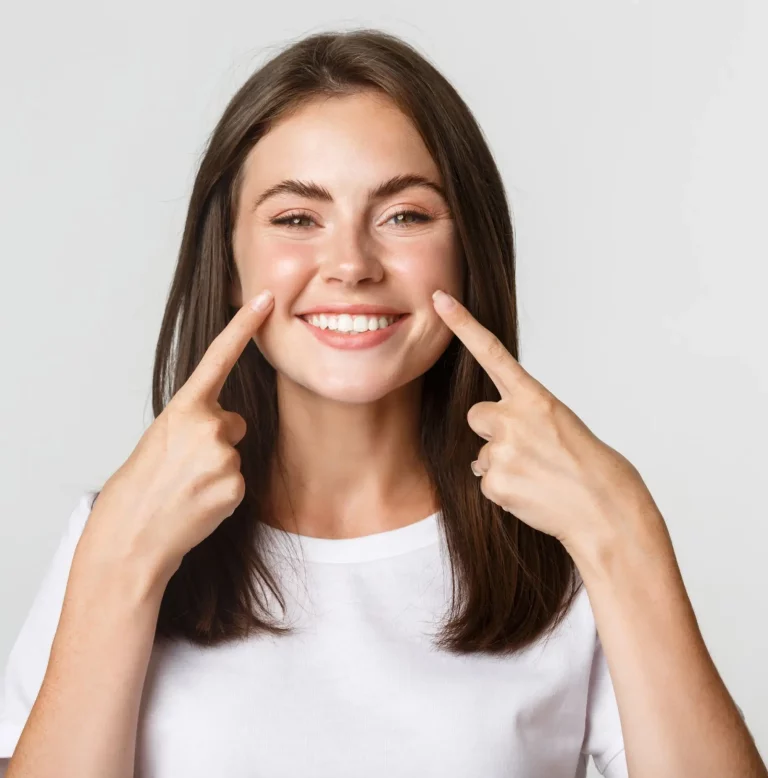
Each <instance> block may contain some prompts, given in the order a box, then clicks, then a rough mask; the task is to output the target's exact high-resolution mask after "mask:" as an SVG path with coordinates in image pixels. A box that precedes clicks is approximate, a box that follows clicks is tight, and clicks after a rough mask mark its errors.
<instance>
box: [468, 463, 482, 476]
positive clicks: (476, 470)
mask: <svg viewBox="0 0 768 778" xmlns="http://www.w3.org/2000/svg"><path fill="white" fill-rule="evenodd" d="M469 466H470V467H471V468H472V472H473V473H474V474H475V475H482V474H483V471H482V470H480V468H479V467H478V466H477V460H475V461H474V462H471V463H470V465H469Z"/></svg>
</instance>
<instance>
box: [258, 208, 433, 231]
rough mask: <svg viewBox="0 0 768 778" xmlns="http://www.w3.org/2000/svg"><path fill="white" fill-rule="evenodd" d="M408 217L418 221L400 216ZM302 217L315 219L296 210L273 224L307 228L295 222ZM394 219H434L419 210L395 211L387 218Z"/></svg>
mask: <svg viewBox="0 0 768 778" xmlns="http://www.w3.org/2000/svg"><path fill="white" fill-rule="evenodd" d="M400 216H402V217H407V216H413V217H416V219H417V221H411V222H408V221H400V220H399V219H398V217H400ZM302 219H309V221H313V219H312V216H311V215H310V214H308V213H307V212H306V211H296V212H295V213H289V214H288V215H287V216H281V217H280V218H279V219H272V221H271V223H272V224H282V225H285V226H286V227H288V228H289V229H305V228H304V227H303V226H302V225H300V224H295V223H294V222H296V221H301V220H302ZM392 219H398V221H397V224H398V225H406V226H407V225H408V224H423V223H425V222H429V221H432V217H431V216H427V215H426V214H425V213H421V212H419V211H408V210H406V211H398V212H397V213H393V214H392V216H390V217H389V219H387V221H391V220H392Z"/></svg>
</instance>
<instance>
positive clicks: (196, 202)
mask: <svg viewBox="0 0 768 778" xmlns="http://www.w3.org/2000/svg"><path fill="white" fill-rule="evenodd" d="M371 91H373V92H377V93H379V94H381V95H384V96H386V97H388V98H389V99H390V100H391V101H393V102H394V103H395V104H396V105H397V106H398V108H399V109H400V110H401V111H402V112H403V113H404V114H405V115H406V116H408V117H409V118H410V120H411V121H412V122H413V125H414V126H415V127H416V129H417V130H418V131H419V133H420V134H421V137H422V139H423V141H424V143H425V145H426V147H427V149H428V150H429V152H430V154H431V155H432V157H433V159H434V161H435V163H436V165H437V166H438V169H439V170H440V172H441V174H442V178H443V186H444V190H445V192H446V195H447V198H448V204H449V207H450V209H451V212H452V214H453V217H454V226H455V229H456V236H457V245H458V247H459V249H460V261H461V262H462V268H463V273H464V289H463V302H464V304H465V305H466V306H467V308H468V309H469V311H470V312H471V313H472V315H473V316H474V317H475V318H476V319H477V320H478V321H479V322H480V323H481V324H483V325H484V326H485V327H487V328H488V329H489V330H491V331H492V332H493V333H494V334H495V335H497V336H498V338H499V339H500V340H501V342H502V343H503V344H504V346H505V347H506V348H507V349H508V350H509V352H510V353H511V354H512V355H513V356H514V357H515V358H518V317H517V303H516V291H515V288H516V287H515V243H514V233H513V227H512V221H511V217H510V212H509V207H508V204H507V199H506V194H505V190H504V186H503V183H502V180H501V176H500V174H499V171H498V169H497V167H496V164H495V162H494V160H493V157H492V154H491V152H490V150H489V148H488V145H487V144H486V141H485V139H484V137H483V134H482V131H481V129H480V127H479V125H478V124H477V122H476V120H475V119H474V117H473V115H472V113H471V112H470V110H469V108H468V106H467V105H466V104H465V103H464V101H463V100H462V99H461V97H459V95H458V93H457V92H456V90H455V89H454V88H453V87H452V86H451V84H450V83H449V82H448V81H447V80H446V78H445V77H444V76H443V75H441V74H440V73H439V72H438V70H437V69H436V68H435V67H434V66H433V65H432V64H430V62H429V61H428V60H427V59H426V58H425V57H424V56H423V55H421V54H420V53H419V52H418V51H416V50H415V49H414V48H413V47H412V46H411V45H410V44H408V43H406V42H404V41H402V40H401V39H399V38H397V37H395V36H393V35H391V34H389V33H385V32H382V31H380V30H376V29H358V30H353V31H342V32H323V33H317V34H313V35H311V36H308V37H304V38H302V39H301V40H299V41H298V42H295V43H293V44H291V45H290V46H288V47H286V48H284V49H283V50H282V51H280V52H279V53H278V54H277V55H276V56H274V57H273V58H272V59H271V60H269V61H268V62H267V63H266V64H265V65H263V66H262V67H261V68H260V69H259V70H258V71H257V72H255V73H254V74H253V75H252V76H251V77H250V78H249V79H248V81H247V82H246V83H245V84H244V85H243V86H242V87H241V88H240V89H239V90H238V91H237V93H236V94H235V95H234V97H233V98H232V99H231V101H230V102H229V104H228V105H227V107H226V109H225V110H224V113H223V115H222V116H221V119H220V120H219V122H218V124H217V125H216V127H215V129H214V131H213V133H212V134H211V136H210V138H209V140H208V143H207V147H206V149H205V152H204V154H203V156H202V159H201V162H200V165H199V170H198V172H197V176H196V178H195V181H194V186H193V189H192V194H191V197H190V203H189V209H188V212H187V218H186V223H185V227H184V234H183V237H182V241H181V246H180V250H179V255H178V261H177V265H176V270H175V274H174V277H173V281H172V284H171V288H170V291H169V294H168V300H167V304H166V307H165V312H164V316H163V320H162V325H161V329H160V333H159V337H158V342H157V347H156V353H155V364H154V371H153V381H152V405H153V412H154V415H155V417H157V416H158V415H159V414H160V413H161V412H162V410H163V408H164V407H165V405H166V404H167V403H168V401H169V400H170V399H171V398H172V397H173V395H174V394H175V393H176V392H177V391H178V389H180V388H181V386H182V385H183V384H184V383H185V382H186V381H187V379H188V378H189V376H190V375H191V373H192V372H193V370H194V369H195V367H196V366H197V364H198V363H199V362H200V359H201V358H202V356H203V354H204V353H205V351H206V350H207V349H208V347H209V346H210V344H211V342H212V341H213V339H214V338H215V337H216V335H218V334H219V333H220V332H221V331H222V329H224V327H225V326H226V325H227V323H228V322H229V321H230V319H231V318H232V316H233V314H234V313H235V309H234V308H233V307H232V305H231V302H230V299H231V298H230V296H229V295H230V288H231V285H232V283H233V279H234V278H236V275H235V274H236V267H235V263H234V258H233V250H232V233H233V227H234V224H235V219H236V214H237V212H238V202H239V197H240V190H241V187H242V179H243V166H244V161H245V159H246V156H247V155H248V153H249V151H250V150H251V149H252V148H253V146H254V145H255V144H256V143H258V141H259V139H260V138H261V137H262V136H264V135H265V134H266V133H267V132H269V130H270V128H271V127H272V126H274V125H275V123H277V122H279V121H280V120H282V119H285V118H286V117H287V116H289V115H290V113H291V112H293V111H296V110H298V109H300V108H301V107H302V105H304V104H305V103H307V102H309V101H312V100H314V99H317V98H318V97H320V98H324V97H334V96H339V97H342V96H349V95H354V94H359V93H361V92H367V93H370V92H371ZM498 399H499V395H498V392H497V390H496V388H495V386H494V385H493V383H492V382H491V381H490V379H489V378H488V376H487V375H486V373H485V372H484V371H483V369H482V368H481V367H480V366H479V365H478V364H477V362H476V360H475V359H474V358H473V357H472V356H471V355H470V354H469V352H468V351H467V350H466V349H465V348H464V346H463V344H461V342H460V341H459V340H458V339H457V338H455V337H454V338H453V340H452V341H451V343H450V344H449V346H448V347H447V349H446V350H445V352H444V353H443V354H442V355H441V356H440V358H439V359H438V360H437V362H436V363H435V364H434V365H433V366H432V367H431V368H430V369H429V370H428V371H427V372H426V373H425V374H424V376H423V388H422V406H421V430H422V435H421V452H420V454H421V457H422V460H423V462H424V464H425V467H426V469H427V472H428V474H429V476H430V478H431V481H432V486H433V489H434V490H435V494H436V495H437V499H438V504H439V505H440V510H441V517H442V518H441V522H442V530H443V532H444V533H445V540H446V547H447V550H448V556H449V563H450V570H451V580H452V592H451V594H452V599H451V602H450V610H449V612H448V614H447V616H446V619H445V622H444V623H443V624H442V625H441V627H442V629H441V632H440V633H439V635H438V636H437V638H436V645H437V646H438V647H440V648H442V649H444V650H447V651H450V652H452V653H473V652H483V653H487V654H509V653H513V652H515V651H518V650H521V649H523V648H525V647H527V646H529V645H530V644H531V643H533V642H534V641H535V640H537V639H538V638H539V637H540V636H542V635H544V634H545V633H549V632H550V631H551V630H552V629H554V628H555V627H556V626H557V625H558V624H559V623H560V621H561V620H562V618H563V617H564V616H565V614H566V613H567V611H568V609H569V608H570V605H571V603H572V601H573V599H574V597H575V595H576V594H577V592H578V589H579V588H580V587H581V585H583V584H582V583H581V582H580V581H579V580H578V576H577V574H576V570H575V565H574V563H573V560H572V559H571V557H570V556H569V555H568V553H567V551H566V550H565V548H564V547H563V546H562V544H561V543H560V541H558V540H557V539H556V538H554V537H552V536H550V535H547V534H545V533H542V532H539V531H538V530H535V529H532V528H531V527H529V526H528V525H526V524H525V523H524V522H522V521H521V520H519V519H518V518H517V517H515V516H514V515H512V514H511V513H508V512H506V511H504V510H503V509H502V508H500V507H499V506H498V505H496V504H495V503H493V502H491V501H490V500H489V499H487V498H486V497H485V496H484V495H483V494H482V492H481V491H480V480H479V479H478V478H477V477H476V476H474V475H473V474H472V471H471V469H470V462H471V461H472V460H473V459H475V457H476V454H477V451H478V449H479V447H480V445H481V441H480V440H479V439H478V437H477V436H476V435H475V433H474V432H473V431H472V430H471V429H470V428H469V425H468V424H467V420H466V414H467V411H468V410H469V408H470V407H471V406H472V405H474V404H475V403H477V402H480V401H483V400H491V401H495V400H498ZM219 402H220V404H221V406H222V407H223V408H224V409H226V410H230V411H235V412H236V413H239V414H240V415H241V416H243V417H244V418H245V420H246V422H247V425H248V430H247V433H246V435H245V437H244V438H243V440H242V441H240V443H239V444H238V445H237V448H238V451H239V452H240V455H241V470H242V473H243V477H244V479H245V484H246V493H245V496H244V498H243V501H242V502H241V503H240V505H239V506H238V508H237V509H236V510H235V512H234V513H233V514H232V516H231V517H229V518H227V519H225V520H224V521H223V523H222V524H221V525H220V526H219V527H217V529H216V530H215V531H214V532H213V533H212V534H211V535H210V536H209V537H207V538H206V539H205V540H204V541H203V542H201V543H200V544H199V545H197V546H195V547H194V548H193V549H191V550H190V551H189V552H188V553H187V554H186V555H185V556H184V558H183V560H182V562H181V565H180V567H179V569H178V570H177V571H176V572H175V573H174V575H173V576H172V578H171V579H170V581H169V583H168V585H167V587H166V590H165V592H164V596H163V600H162V604H161V607H160V613H159V618H158V623H157V630H156V636H157V637H158V638H165V639H185V640H188V641H191V642H193V643H196V644H198V645H205V646H212V645H217V644H220V643H223V642H226V641H229V640H233V639H238V638H244V637H248V636H252V635H255V634H258V633H270V634H273V635H281V634H287V633H288V632H290V631H291V628H290V627H287V626H285V625H284V624H283V623H281V622H280V620H279V619H277V618H276V617H275V615H274V613H273V612H272V610H271V609H270V608H269V607H268V595H270V594H271V595H272V597H273V598H274V599H275V600H276V601H277V602H279V604H280V606H281V607H282V608H283V610H284V611H285V600H284V598H283V595H282V593H281V591H280V585H279V581H278V579H277V578H276V576H275V575H274V573H273V572H272V571H271V570H270V566H269V564H268V561H267V560H268V557H267V555H266V554H265V553H264V552H263V549H261V545H262V543H261V541H262V535H261V533H262V531H263V528H262V526H261V522H260V521H257V520H256V519H257V518H258V517H259V516H264V515H265V511H268V510H269V508H268V494H269V478H270V474H271V473H272V472H273V471H272V462H273V460H274V459H275V453H276V442H277V431H278V408H277V395H276V381H275V370H274V368H273V367H272V366H271V365H270V364H269V363H268V362H267V361H266V359H265V358H264V357H263V355H262V354H261V352H260V351H259V349H258V347H257V346H256V344H255V343H254V342H253V341H251V342H250V343H249V344H248V345H247V347H246V348H245V351H244V352H243V353H242V355H241V357H240V359H239V360H238V362H237V364H236V365H235V367H234V369H233V370H232V372H231V373H230V375H229V377H228V378H227V381H226V383H225V385H224V388H223V390H222V392H221V395H220V397H219Z"/></svg>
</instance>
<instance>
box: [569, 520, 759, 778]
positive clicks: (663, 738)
mask: <svg viewBox="0 0 768 778" xmlns="http://www.w3.org/2000/svg"><path fill="white" fill-rule="evenodd" d="M642 511H643V512H642V514H641V513H640V512H638V516H637V521H634V522H632V524H631V526H633V527H634V528H633V529H632V531H631V532H629V533H628V534H627V535H626V536H625V538H624V539H623V540H620V541H616V542H612V543H606V544H603V545H602V547H601V548H600V549H599V550H598V549H596V548H592V549H588V550H585V551H582V552H575V553H574V554H573V556H574V561H575V562H576V564H577V567H578V568H579V571H580V573H581V575H582V578H583V580H584V584H585V586H586V589H587V593H588V594H589V599H590V602H591V604H592V608H593V612H594V615H595V622H596V625H597V629H598V633H599V635H600V639H601V642H602V644H603V648H604V651H605V655H606V659H607V662H608V667H609V670H610V673H611V678H612V680H613V684H614V689H615V693H616V698H617V703H618V707H619V714H620V717H621V725H622V731H623V734H624V742H625V747H626V756H627V764H628V768H629V776H630V778H680V776H696V777H697V778H723V776H739V778H765V777H766V776H767V775H768V773H767V772H766V769H765V765H764V764H763V762H762V760H761V758H760V755H759V753H758V751H757V748H756V746H755V743H754V741H753V739H752V736H751V735H750V733H749V730H748V729H747V727H746V725H745V724H744V722H743V720H742V718H741V716H740V715H739V712H738V709H737V708H736V706H735V704H734V702H733V700H732V699H731V697H730V695H729V693H728V691H727V689H726V687H725V685H724V683H723V681H722V679H721V678H720V675H719V674H718V672H717V669H716V667H715V665H714V663H713V662H712V659H711V657H710V655H709V652H708V651H707V648H706V646H705V644H704V640H703V638H702V636H701V632H700V630H699V627H698V623H697V621H696V617H695V614H694V612H693V608H692V606H691V604H690V600H689V599H688V596H687V594H686V591H685V587H684V584H683V580H682V577H681V575H680V570H679V567H678V564H677V560H676V559H675V555H674V551H673V548H672V544H671V542H670V540H669V535H668V533H667V530H666V526H665V525H664V522H663V519H662V518H661V516H660V514H658V512H657V511H656V510H655V509H654V508H646V507H644V508H643V509H642Z"/></svg>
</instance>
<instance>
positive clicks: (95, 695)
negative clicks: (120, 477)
mask: <svg viewBox="0 0 768 778" xmlns="http://www.w3.org/2000/svg"><path fill="white" fill-rule="evenodd" d="M163 589H164V587H162V586H159V585H156V584H155V582H154V581H152V580H150V579H149V577H148V576H146V575H145V573H144V571H143V570H141V572H140V568H138V567H134V566H132V565H129V564H126V563H120V564H115V563H108V562H107V561H106V560H103V559H95V558H94V557H93V555H90V556H89V557H86V554H85V552H81V551H80V549H78V552H77V553H76V554H75V559H74V561H73V565H72V569H71V572H70V577H69V581H68V583H67V589H66V594H65V598H64V603H63V607H62V612H61V617H60V620H59V626H58V629H57V631H56V635H55V637H54V640H53V645H52V648H51V655H50V659H49V662H48V668H47V670H46V673H45V677H44V680H43V683H42V686H41V689H40V692H39V694H38V696H37V700H36V701H35V704H34V706H33V708H32V710H31V712H30V715H29V718H28V720H27V724H26V726H25V728H24V730H23V732H22V734H21V737H20V739H19V742H18V744H17V746H16V750H15V752H14V755H13V758H12V760H11V762H10V765H9V768H8V774H7V778H43V777H45V778H48V776H52V775H56V776H58V777H59V778H97V777H98V778H132V776H133V774H134V755H135V748H136V732H137V726H138V713H139V705H140V702H141V693H142V690H143V686H144V680H145V678H146V672H147V667H148V664H149V658H150V655H151V650H152V645H153V642H154V633H155V626H156V623H157V616H158V613H159V608H160V601H161V599H162V591H163Z"/></svg>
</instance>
